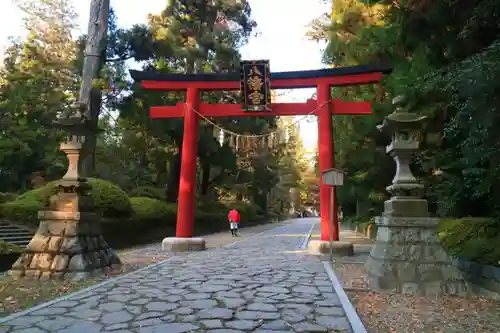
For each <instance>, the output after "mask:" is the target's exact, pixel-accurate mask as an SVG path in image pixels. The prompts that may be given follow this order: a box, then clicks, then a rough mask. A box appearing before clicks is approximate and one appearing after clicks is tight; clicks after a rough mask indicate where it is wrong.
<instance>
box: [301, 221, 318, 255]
mask: <svg viewBox="0 0 500 333" xmlns="http://www.w3.org/2000/svg"><path fill="white" fill-rule="evenodd" d="M316 223H317V221H316V222H314V223H313V224H312V226H311V229H309V232H308V233H307V235H306V236H305V237H304V240H303V241H302V244H300V248H301V249H302V250H307V244H309V239H311V235H312V232H313V229H314V227H315V226H316Z"/></svg>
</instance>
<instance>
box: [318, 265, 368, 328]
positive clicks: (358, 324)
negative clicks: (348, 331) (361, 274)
mask: <svg viewBox="0 0 500 333" xmlns="http://www.w3.org/2000/svg"><path fill="white" fill-rule="evenodd" d="M323 266H324V267H325V270H326V273H327V274H328V277H329V278H330V281H332V285H333V289H334V290H335V293H336V294H337V296H338V297H339V300H340V304H342V308H343V309H344V312H345V314H346V317H347V319H348V320H349V323H350V324H351V328H352V331H353V333H368V331H367V330H366V328H365V325H363V322H362V321H361V318H359V316H358V313H357V312H356V309H354V306H353V305H352V303H351V301H349V298H348V297H347V294H346V293H345V291H344V288H343V287H342V284H341V283H340V281H339V279H338V278H337V276H336V275H335V272H334V271H333V268H332V266H331V264H330V262H328V261H323Z"/></svg>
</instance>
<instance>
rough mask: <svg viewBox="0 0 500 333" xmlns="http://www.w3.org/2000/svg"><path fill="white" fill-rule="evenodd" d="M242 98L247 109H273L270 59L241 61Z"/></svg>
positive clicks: (259, 110)
mask: <svg viewBox="0 0 500 333" xmlns="http://www.w3.org/2000/svg"><path fill="white" fill-rule="evenodd" d="M240 75H241V99H242V104H243V109H244V110H246V111H256V112H261V111H271V77H270V76H271V72H270V70H269V60H246V61H242V62H241V63H240Z"/></svg>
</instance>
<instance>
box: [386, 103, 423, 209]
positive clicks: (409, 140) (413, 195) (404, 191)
mask: <svg viewBox="0 0 500 333" xmlns="http://www.w3.org/2000/svg"><path fill="white" fill-rule="evenodd" d="M403 103H404V98H403V97H402V96H399V97H396V98H394V100H393V104H394V105H396V111H395V112H393V113H391V114H390V115H388V116H387V117H386V118H385V119H384V122H383V123H382V125H378V126H377V129H378V130H379V131H381V132H383V133H386V134H388V136H389V137H390V138H391V142H390V143H389V145H387V146H386V153H387V154H388V155H389V156H391V157H392V158H393V159H394V161H395V162H396V174H395V176H394V178H393V180H392V184H391V185H389V186H388V187H386V190H387V192H389V193H390V194H391V195H392V198H391V199H390V200H388V201H386V202H385V210H384V211H385V213H387V214H390V215H392V216H418V217H422V216H427V215H428V208H427V200H424V199H421V197H422V195H423V190H424V186H423V185H422V184H419V183H418V182H417V179H416V178H415V176H414V175H413V173H412V171H411V169H410V164H411V162H412V159H413V157H414V155H415V153H416V152H417V151H418V149H419V141H420V140H419V137H420V133H421V132H422V128H423V123H424V121H425V120H426V119H427V117H425V116H419V115H417V114H414V113H409V112H405V111H403V108H402V104H403Z"/></svg>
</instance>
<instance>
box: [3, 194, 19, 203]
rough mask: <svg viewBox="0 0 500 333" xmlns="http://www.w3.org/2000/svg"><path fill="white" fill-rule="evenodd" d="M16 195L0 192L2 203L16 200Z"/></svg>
mask: <svg viewBox="0 0 500 333" xmlns="http://www.w3.org/2000/svg"><path fill="white" fill-rule="evenodd" d="M16 198H17V194H16V193H4V192H0V203H4V202H8V201H13V200H16Z"/></svg>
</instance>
